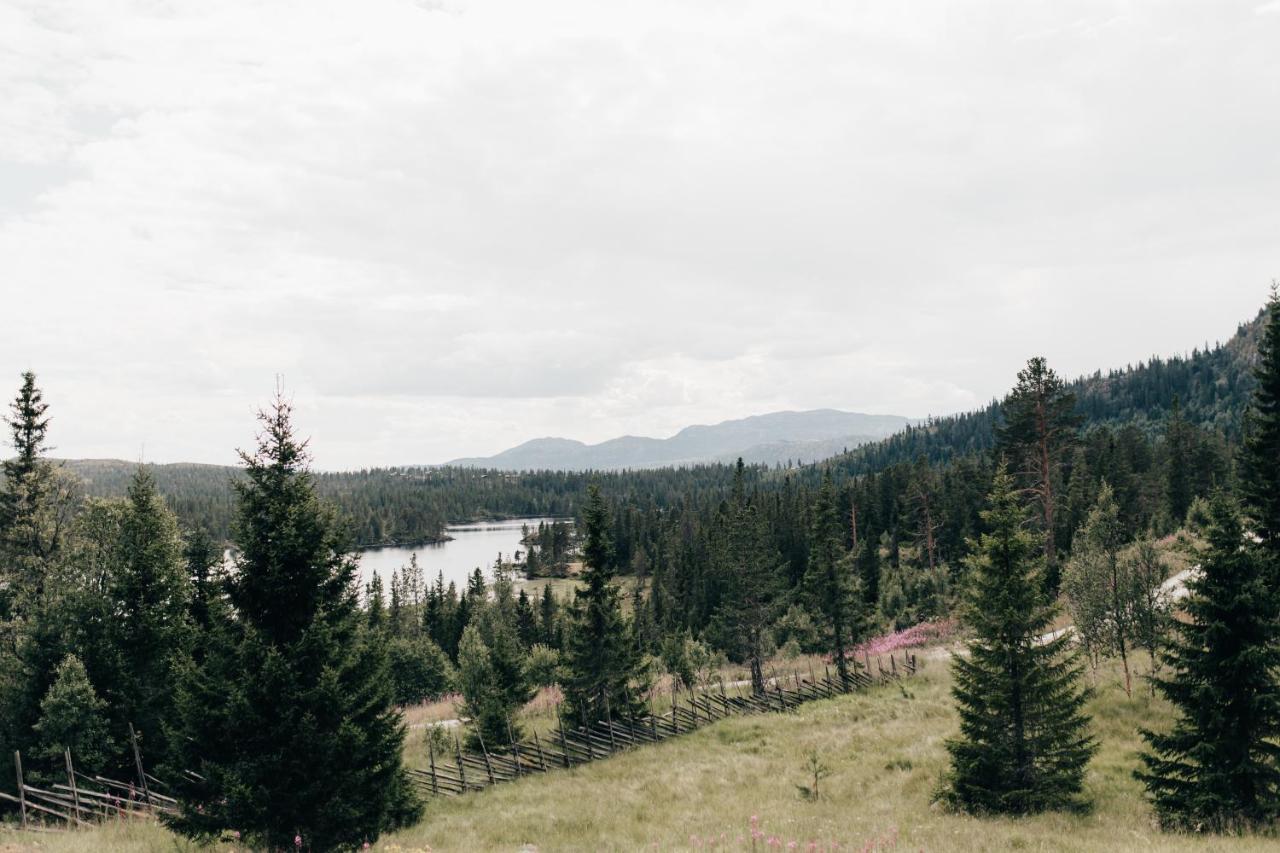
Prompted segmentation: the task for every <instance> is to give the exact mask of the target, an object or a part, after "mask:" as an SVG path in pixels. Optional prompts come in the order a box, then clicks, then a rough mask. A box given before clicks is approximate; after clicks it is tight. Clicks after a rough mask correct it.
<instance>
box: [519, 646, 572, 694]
mask: <svg viewBox="0 0 1280 853" xmlns="http://www.w3.org/2000/svg"><path fill="white" fill-rule="evenodd" d="M528 670H529V681H530V682H531V683H532V684H534V685H535V686H537V687H551V686H552V685H555V684H559V683H560V681H561V679H563V678H564V670H563V665H562V659H561V657H560V652H558V651H556V650H555V649H553V648H551V647H550V646H547V645H543V644H542V643H534V644H533V645H532V646H530V647H529V660H528Z"/></svg>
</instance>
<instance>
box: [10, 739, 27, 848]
mask: <svg viewBox="0 0 1280 853" xmlns="http://www.w3.org/2000/svg"><path fill="white" fill-rule="evenodd" d="M13 771H14V773H16V774H17V776H18V807H19V808H20V809H21V810H22V828H23V829H26V828H27V788H26V785H25V784H24V783H23V781H22V753H21V752H19V751H18V750H16V749H15V750H14V751H13Z"/></svg>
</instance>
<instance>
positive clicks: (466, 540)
mask: <svg viewBox="0 0 1280 853" xmlns="http://www.w3.org/2000/svg"><path fill="white" fill-rule="evenodd" d="M562 520H563V519H554V518H516V519H512V520H510V521H489V522H482V523H480V524H458V525H454V526H452V527H448V528H445V532H446V533H448V534H449V535H450V536H452V537H453V539H451V540H450V541H448V542H440V543H438V544H435V545H418V546H416V547H414V548H371V549H369V550H367V551H363V552H361V554H360V583H361V585H364V584H366V583H368V582H369V578H371V577H372V576H373V575H374V574H375V573H376V574H378V575H379V576H381V577H382V583H383V585H384V586H387V585H389V584H390V582H391V573H392V572H393V571H395V570H396V569H399V568H400V567H401V566H406V565H408V564H409V557H410V555H412V554H417V555H418V565H419V566H421V567H422V574H423V577H424V578H425V579H426V580H427V582H428V583H430V582H432V581H434V580H435V577H436V573H437V572H444V583H445V586H448V585H449V581H453V582H454V583H456V584H457V585H458V587H459V589H461V588H462V587H463V586H465V585H466V582H467V575H469V574H471V572H472V571H474V570H475V568H476V566H479V567H480V568H481V569H483V570H484V573H485V576H486V577H492V569H493V561H494V560H495V559H497V557H498V555H499V554H501V555H502V559H503V560H510V559H511V558H512V555H513V554H514V553H515V552H516V551H517V550H518V551H520V552H521V554H522V555H523V553H524V550H525V548H524V546H523V545H521V544H520V528H521V526H522V525H526V524H527V525H528V526H529V527H530V528H533V529H536V528H537V527H538V522H540V521H545V522H547V523H548V524H550V523H551V522H552V521H562Z"/></svg>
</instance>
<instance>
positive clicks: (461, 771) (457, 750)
mask: <svg viewBox="0 0 1280 853" xmlns="http://www.w3.org/2000/svg"><path fill="white" fill-rule="evenodd" d="M453 755H454V757H455V758H456V759H457V760H458V778H459V779H461V780H462V793H464V794H465V793H466V792H467V766H466V765H465V764H463V763H462V744H460V743H458V736H457V735H454V736H453Z"/></svg>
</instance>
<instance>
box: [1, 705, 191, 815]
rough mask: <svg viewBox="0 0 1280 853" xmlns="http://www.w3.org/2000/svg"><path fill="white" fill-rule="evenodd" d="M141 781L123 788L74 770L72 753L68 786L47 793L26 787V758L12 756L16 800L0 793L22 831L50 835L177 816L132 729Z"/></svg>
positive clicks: (67, 757) (55, 784)
mask: <svg viewBox="0 0 1280 853" xmlns="http://www.w3.org/2000/svg"><path fill="white" fill-rule="evenodd" d="M129 740H130V742H131V743H132V746H133V759H134V765H135V768H136V771H137V774H138V776H137V779H136V780H135V781H133V782H122V781H120V780H118V779H109V778H107V777H106V776H99V775H97V774H95V775H92V776H90V775H87V774H85V773H81V772H80V771H79V770H77V769H76V768H75V764H74V762H73V760H72V755H71V750H69V749H68V750H66V751H65V752H64V753H63V758H64V760H65V762H66V781H65V782H52V783H50V785H49V786H48V787H47V788H42V787H39V786H36V785H31V784H28V782H27V780H26V776H25V775H24V774H23V769H22V753H21V752H15V753H14V754H13V770H14V777H15V779H16V782H17V795H16V796H14V795H13V794H9V793H7V792H5V791H0V800H4V801H6V802H9V803H12V804H14V805H16V806H17V807H18V813H19V816H20V819H21V821H22V827H23V829H31V830H37V831H39V830H50V829H58V828H71V827H77V826H89V825H91V824H94V823H102V822H104V821H108V820H125V819H134V818H154V817H156V816H157V815H161V814H171V813H173V812H175V811H176V810H177V807H178V801H177V800H175V799H173V798H172V797H167V796H165V795H164V794H161V793H158V792H157V791H156V790H155V788H157V787H163V786H164V783H163V782H161V781H160V780H159V779H157V778H156V777H154V776H152V775H151V774H149V773H147V771H146V768H144V767H143V765H142V751H141V750H140V749H139V748H138V736H137V733H136V732H134V730H133V726H130V727H129Z"/></svg>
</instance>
